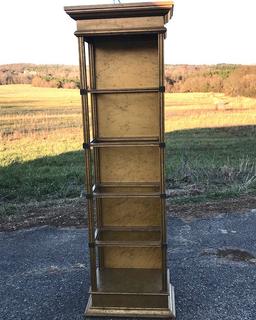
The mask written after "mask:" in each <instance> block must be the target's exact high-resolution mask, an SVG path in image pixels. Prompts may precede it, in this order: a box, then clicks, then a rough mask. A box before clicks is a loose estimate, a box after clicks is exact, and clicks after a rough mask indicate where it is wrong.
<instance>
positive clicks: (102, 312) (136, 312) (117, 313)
mask: <svg viewBox="0 0 256 320" xmlns="http://www.w3.org/2000/svg"><path fill="white" fill-rule="evenodd" d="M169 292H170V296H169V299H168V300H169V306H168V308H123V307H121V308H119V307H118V308H117V307H115V308H114V307H104V308H102V307H93V306H92V297H91V295H90V297H89V300H88V303H87V307H86V310H85V318H86V319H90V318H91V317H119V318H126V317H138V318H162V319H169V320H174V319H175V300H174V288H173V286H172V285H171V284H170V291H169Z"/></svg>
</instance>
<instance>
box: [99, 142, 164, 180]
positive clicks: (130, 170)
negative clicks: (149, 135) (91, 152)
mask: <svg viewBox="0 0 256 320" xmlns="http://www.w3.org/2000/svg"><path fill="white" fill-rule="evenodd" d="M99 153H100V177H101V182H102V183H104V182H159V180H160V166H159V147H120V148H115V147H113V148H100V151H99Z"/></svg>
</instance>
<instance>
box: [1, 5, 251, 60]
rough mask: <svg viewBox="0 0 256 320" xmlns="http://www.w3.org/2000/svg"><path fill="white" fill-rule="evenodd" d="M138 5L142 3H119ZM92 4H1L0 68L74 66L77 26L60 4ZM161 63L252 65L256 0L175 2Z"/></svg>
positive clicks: (76, 56) (76, 57)
mask: <svg viewBox="0 0 256 320" xmlns="http://www.w3.org/2000/svg"><path fill="white" fill-rule="evenodd" d="M121 2H123V3H128V2H141V1H129V0H128V1H127V0H126V1H124V0H123V1H121ZM96 3H103V4H107V3H113V1H104V0H100V1H92V0H84V1H83V0H79V1H77V0H2V1H1V7H0V48H1V49H0V64H5V63H18V62H31V63H58V64H77V63H78V55H77V39H76V37H75V36H74V35H73V32H74V31H75V29H76V26H75V22H74V21H73V20H72V19H71V18H70V17H69V16H67V15H66V14H65V12H64V11H63V6H64V5H82V4H84V5H89V4H96ZM167 29H168V37H167V40H166V43H165V62H166V63H171V64H178V63H188V64H213V63H241V64H256V35H255V33H256V0H243V1H241V0H239V1H238V0H214V1H213V0H211V1H210V0H176V1H175V7H174V16H173V19H172V20H171V21H170V22H169V24H168V27H167Z"/></svg>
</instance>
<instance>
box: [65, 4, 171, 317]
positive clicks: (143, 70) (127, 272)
mask: <svg viewBox="0 0 256 320" xmlns="http://www.w3.org/2000/svg"><path fill="white" fill-rule="evenodd" d="M172 8H173V4H172V3H171V2H169V1H167V2H154V3H134V4H121V5H104V6H100V5H99V6H78V7H67V8H65V10H66V12H67V13H68V14H69V15H70V16H71V17H72V18H73V19H75V20H76V21H77V31H76V32H75V34H76V35H77V36H78V40H79V62H80V80H81V90H80V93H81V97H82V106H83V123H84V144H83V146H84V149H85V162H86V190H87V203H88V232H89V250H90V271H91V289H90V298H89V301H88V304H87V308H86V316H87V317H94V316H96V317H97V316H109V317H113V316H118V317H127V316H128V317H129V316H130V317H150V318H153V317H157V318H159V317H160V318H166V319H173V318H174V317H175V307H174V293H173V287H172V286H171V285H170V282H169V271H168V269H167V265H166V252H167V237H166V217H165V175H164V151H165V143H164V75H163V69H164V61H163V43H164V37H165V33H166V28H165V27H164V24H165V23H167V22H168V20H169V18H170V17H171V13H172ZM85 43H88V57H89V69H88V68H87V67H86V52H87V50H86V45H85ZM87 71H89V72H88V73H89V77H88V74H87ZM88 78H89V83H88ZM89 100H90V101H89ZM90 128H91V129H90ZM91 163H93V165H91Z"/></svg>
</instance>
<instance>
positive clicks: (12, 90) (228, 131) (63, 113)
mask: <svg viewBox="0 0 256 320" xmlns="http://www.w3.org/2000/svg"><path fill="white" fill-rule="evenodd" d="M80 110H81V109H80V96H79V92H78V90H71V89H66V90H65V89H51V88H33V87H31V86H29V85H10V86H0V139H1V147H0V148H1V149H0V166H1V167H0V204H1V208H2V209H1V211H0V213H2V214H12V213H15V212H17V209H16V205H17V204H20V203H28V202H33V201H43V200H44V201H45V200H46V201H47V200H49V199H58V198H67V197H78V196H79V195H80V194H81V192H82V190H83V179H84V162H83V152H82V150H81V145H82V140H83V139H82V130H81V129H82V122H81V112H80ZM166 142H167V152H166V154H167V156H166V176H167V186H168V188H169V191H168V192H169V193H170V195H171V197H172V199H173V200H172V201H173V202H178V203H179V202H182V203H183V202H186V201H205V200H207V199H220V198H224V197H231V196H232V197H233V196H239V195H241V194H245V193H251V194H255V193H256V99H252V98H244V97H238V98H236V97H227V96H225V95H223V94H217V93H186V94H184V93H176V94H166Z"/></svg>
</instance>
